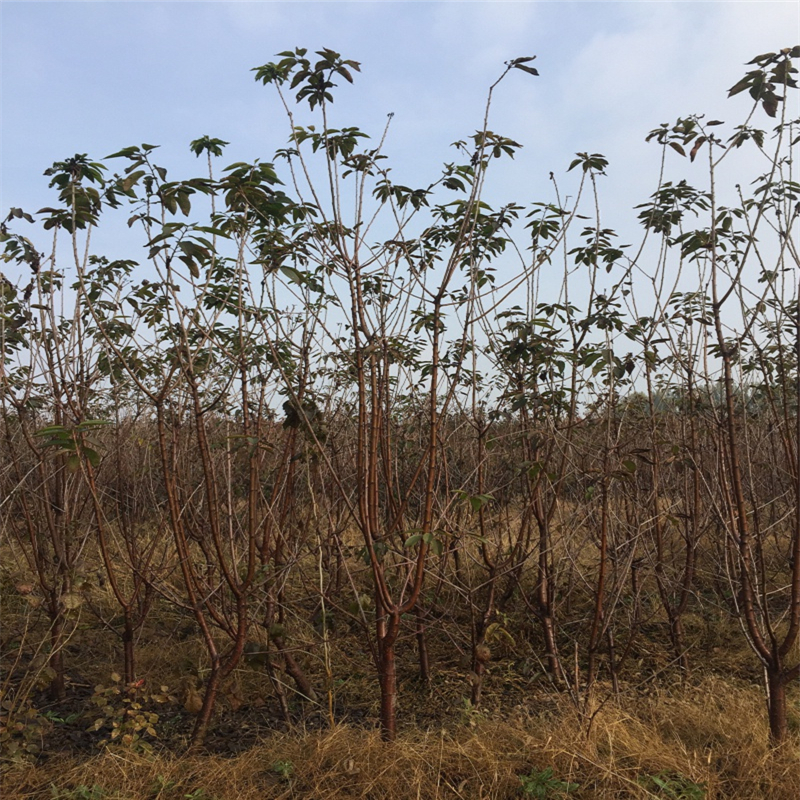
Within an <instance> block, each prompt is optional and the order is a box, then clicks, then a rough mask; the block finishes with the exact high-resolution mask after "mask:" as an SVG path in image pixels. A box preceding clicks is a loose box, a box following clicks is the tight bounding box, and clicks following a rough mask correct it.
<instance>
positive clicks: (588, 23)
mask: <svg viewBox="0 0 800 800" xmlns="http://www.w3.org/2000/svg"><path fill="white" fill-rule="evenodd" d="M0 14H2V41H1V42H0V44H1V45H2V86H0V90H1V96H2V107H1V108H0V111H1V112H2V145H1V147H0V212H1V213H2V214H3V215H5V214H6V213H7V209H8V208H9V207H10V206H12V205H13V206H21V207H23V208H25V210H29V211H35V210H37V209H38V208H40V207H41V206H44V205H48V204H51V203H52V202H53V196H52V194H51V192H50V190H48V189H47V180H48V179H47V178H44V177H42V172H43V171H44V169H46V168H47V167H48V166H49V165H50V164H51V163H52V162H53V161H55V160H61V159H64V158H67V157H69V156H71V155H73V154H74V153H88V154H89V155H90V156H91V157H93V158H102V157H103V156H105V155H107V154H109V153H111V152H113V151H115V150H118V149H120V148H121V147H123V146H127V145H131V144H139V143H142V142H148V143H151V144H158V145H161V146H162V150H161V151H160V153H159V156H160V163H162V164H164V165H166V166H168V167H169V168H170V177H171V178H182V177H189V176H190V175H192V174H201V173H202V169H203V164H202V163H201V162H198V161H197V160H196V159H195V158H194V156H193V155H191V154H190V153H189V151H188V144H189V142H190V141H191V140H192V139H195V138H197V137H199V136H202V135H204V134H208V135H211V136H215V137H219V138H222V139H225V140H228V141H229V142H231V145H230V147H229V148H228V149H227V151H226V154H225V157H224V158H223V159H222V161H221V162H219V163H220V165H224V164H227V163H231V162H233V161H239V160H249V159H253V158H256V157H260V158H262V159H264V160H270V159H271V157H272V153H273V151H274V150H275V149H276V148H277V147H283V146H285V145H286V141H287V135H288V128H287V123H286V121H285V119H284V117H283V115H282V111H281V109H280V107H279V105H278V102H277V99H276V97H275V95H274V93H273V92H272V90H271V89H270V88H265V87H263V86H261V85H260V84H256V83H255V81H254V80H253V74H252V73H251V72H250V69H251V68H252V67H255V66H258V65H260V64H263V63H265V62H267V61H271V60H273V59H274V58H275V54H276V53H277V52H278V51H280V50H285V49H291V48H294V47H297V46H304V47H308V48H309V49H311V50H314V49H318V48H320V47H330V48H333V49H335V50H337V51H339V52H341V53H342V54H343V55H344V56H346V57H348V58H353V59H356V60H358V61H360V62H361V63H362V70H363V71H362V74H361V75H360V76H358V77H357V79H356V84H355V86H353V87H351V86H347V85H345V86H343V87H340V91H339V92H338V93H337V95H336V103H335V106H334V124H339V125H358V126H360V127H362V129H364V130H366V131H368V132H370V133H373V134H374V135H379V134H380V132H381V130H382V128H383V126H384V124H385V121H386V115H387V113H389V112H394V117H393V121H392V129H391V132H390V136H389V139H388V145H387V148H386V152H387V154H388V155H389V156H390V157H391V158H392V160H393V165H394V172H393V175H394V178H395V180H396V181H398V182H401V183H406V184H408V185H412V186H416V185H419V186H422V185H425V184H426V183H427V182H429V181H430V180H435V179H436V177H438V175H439V173H440V165H441V164H442V163H443V162H444V161H452V160H455V152H454V151H453V150H452V148H450V147H449V145H450V144H451V143H452V142H453V141H455V140H456V139H462V138H465V137H467V136H469V135H470V134H471V133H473V132H474V131H475V130H476V129H477V128H478V127H479V126H480V125H481V122H482V117H483V106H484V102H485V96H486V90H487V88H488V86H489V85H490V84H491V83H492V81H493V80H494V79H495V78H496V77H497V76H498V75H499V74H500V72H501V71H502V69H503V62H504V61H505V60H507V59H510V58H514V57H518V56H528V55H536V56H538V58H537V61H536V62H535V66H536V67H537V68H538V69H539V71H540V73H541V76H540V77H538V78H536V77H532V76H528V75H526V74H524V73H522V72H515V73H512V74H511V75H509V76H508V78H507V79H506V81H505V82H504V83H503V84H502V85H501V87H500V89H499V90H498V92H497V95H496V99H495V104H494V107H493V113H492V118H491V121H490V126H489V127H490V128H491V129H493V130H495V131H498V132H500V133H503V134H504V135H507V136H510V137H512V138H514V139H516V140H517V141H519V142H522V143H523V144H524V145H525V147H524V150H523V151H522V152H521V153H520V155H519V156H518V157H517V159H516V161H515V162H510V163H508V164H506V165H500V168H499V169H498V171H497V172H496V174H495V176H494V179H493V183H492V196H493V197H495V196H496V197H497V198H498V199H499V200H504V201H507V200H511V199H514V200H517V201H519V202H522V203H529V202H532V201H535V200H549V199H551V195H550V188H549V185H548V174H549V172H550V171H554V172H556V174H557V175H558V174H561V175H563V173H564V170H565V169H566V167H567V166H568V164H569V162H570V160H571V158H572V157H573V154H574V153H575V152H576V151H589V152H600V153H603V154H605V155H606V156H607V157H608V158H609V159H610V162H611V163H610V167H609V170H608V173H609V176H608V178H607V179H606V182H605V184H604V192H605V193H606V202H607V203H608V208H609V209H610V211H609V213H610V214H611V215H612V216H613V215H614V214H616V213H618V212H621V210H622V209H625V208H628V209H629V208H630V207H631V206H632V205H634V204H635V203H638V202H643V201H644V200H645V199H646V197H647V195H648V194H649V193H650V192H651V191H653V190H654V188H655V181H656V179H657V172H656V170H657V164H658V156H659V153H658V148H657V147H655V146H654V145H652V144H651V145H646V144H645V143H644V137H645V135H646V134H647V132H648V131H650V130H651V129H652V128H654V127H656V126H658V125H659V124H660V123H663V122H673V121H674V120H675V119H676V118H677V117H678V116H679V115H688V114H691V113H701V112H705V113H708V114H709V115H710V116H711V117H716V118H718V119H722V120H729V121H731V122H734V121H736V122H738V121H741V119H742V118H743V116H744V114H745V113H746V108H747V104H748V100H747V99H746V96H739V97H737V98H735V99H732V100H727V99H726V91H727V89H728V88H729V87H730V86H731V85H733V83H735V82H736V81H737V80H738V79H739V78H740V77H741V76H742V75H743V74H744V71H745V68H744V66H743V64H744V62H746V61H748V60H749V59H750V58H752V57H753V56H755V55H758V54H760V53H762V52H765V51H772V50H776V49H780V48H781V47H787V46H793V45H795V44H798V43H800V3H798V2H796V0H789V1H788V2H772V1H771V0H758V1H757V2H755V1H753V2H747V1H746V2H733V1H732V0H727V1H726V2H647V1H646V0H638V1H637V2H564V1H563V0H562V1H561V2H488V1H487V2H298V1H297V0H294V2H291V3H282V2H171V3H165V2H141V1H140V2H110V1H107V2H31V1H29V0H26V1H25V2H9V1H7V0H5V1H4V2H2V3H0ZM797 94H800V93H795V95H797ZM792 103H793V104H794V106H793V107H794V109H795V111H796V109H797V107H798V104H797V98H796V97H795V98H793V99H792ZM767 123H768V120H766V119H764V120H763V121H762V125H763V126H764V127H767ZM743 150H744V148H743ZM742 157H743V158H745V157H747V156H742ZM120 166H121V165H120ZM692 168H696V169H697V174H698V179H699V180H702V168H701V167H700V165H692V166H691V167H690V165H688V163H687V164H681V165H680V169H682V170H684V172H687V174H689V175H690V176H691V169H692ZM573 176H575V173H571V174H570V176H567V177H564V180H565V181H567V182H568V181H569V180H572V178H573ZM568 188H569V184H568V183H567V189H568ZM628 216H629V218H631V219H632V218H633V217H634V216H635V214H632V213H631V212H628ZM618 224H619V225H621V226H624V223H623V222H622V221H620V222H619V223H618ZM98 241H102V239H100V240H98ZM115 255H116V254H115ZM129 257H130V256H129Z"/></svg>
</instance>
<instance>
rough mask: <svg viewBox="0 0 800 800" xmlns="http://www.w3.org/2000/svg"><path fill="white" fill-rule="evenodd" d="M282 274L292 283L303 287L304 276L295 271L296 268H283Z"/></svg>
mask: <svg viewBox="0 0 800 800" xmlns="http://www.w3.org/2000/svg"><path fill="white" fill-rule="evenodd" d="M280 269H281V272H282V273H283V274H284V275H285V276H286V277H287V278H288V279H289V280H290V281H291V282H292V283H296V284H297V285H298V286H302V285H303V275H302V273H301V272H299V271H298V270H296V269H294V267H281V268H280Z"/></svg>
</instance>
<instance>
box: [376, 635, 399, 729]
mask: <svg viewBox="0 0 800 800" xmlns="http://www.w3.org/2000/svg"><path fill="white" fill-rule="evenodd" d="M380 684H381V738H382V739H383V740H384V741H385V742H393V741H394V740H395V738H396V736H397V665H396V664H395V660H394V643H392V644H385V643H384V644H383V645H382V646H381V653H380Z"/></svg>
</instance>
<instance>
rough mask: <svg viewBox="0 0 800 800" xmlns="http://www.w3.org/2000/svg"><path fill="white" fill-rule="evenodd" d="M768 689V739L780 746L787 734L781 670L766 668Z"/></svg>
mask: <svg viewBox="0 0 800 800" xmlns="http://www.w3.org/2000/svg"><path fill="white" fill-rule="evenodd" d="M767 686H768V688H769V737H770V739H771V740H772V742H773V744H781V743H782V742H783V741H785V739H786V734H787V733H788V727H787V719H786V676H785V675H784V674H783V671H782V670H776V669H771V668H769V667H768V668H767Z"/></svg>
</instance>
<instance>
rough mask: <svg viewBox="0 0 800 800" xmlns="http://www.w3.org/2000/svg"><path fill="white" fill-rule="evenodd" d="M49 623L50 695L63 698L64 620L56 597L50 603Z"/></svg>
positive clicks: (53, 697) (64, 688) (54, 698)
mask: <svg viewBox="0 0 800 800" xmlns="http://www.w3.org/2000/svg"><path fill="white" fill-rule="evenodd" d="M50 618H51V625H50V658H49V659H48V666H49V667H50V669H52V670H53V679H52V681H51V682H50V697H51V698H52V699H53V700H63V699H64V698H65V697H66V695H67V686H66V679H65V677H64V652H63V647H64V620H63V618H62V615H61V611H60V610H59V608H58V598H54V600H53V603H52V604H51V615H50Z"/></svg>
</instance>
